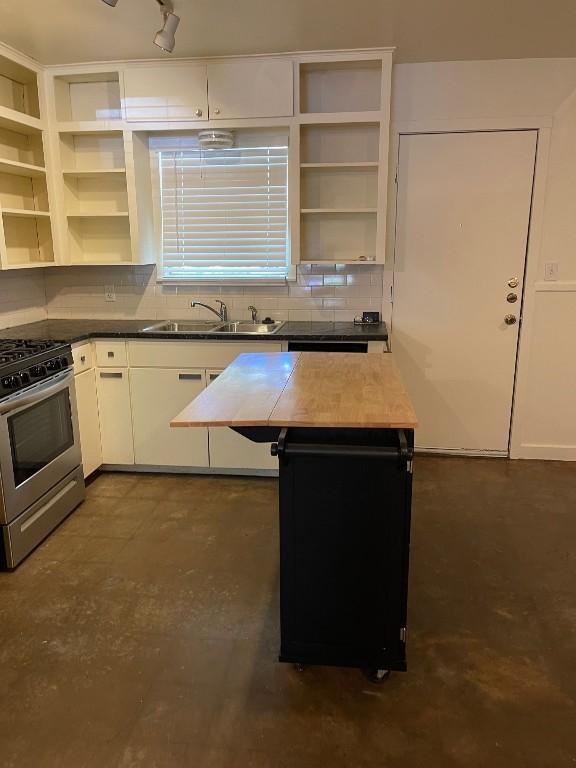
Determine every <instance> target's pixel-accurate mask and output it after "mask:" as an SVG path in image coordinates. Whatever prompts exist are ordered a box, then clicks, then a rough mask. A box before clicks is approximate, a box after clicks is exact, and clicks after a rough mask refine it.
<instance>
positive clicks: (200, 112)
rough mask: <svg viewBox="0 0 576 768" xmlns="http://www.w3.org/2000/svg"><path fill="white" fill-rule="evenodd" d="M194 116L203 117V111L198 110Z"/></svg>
mask: <svg viewBox="0 0 576 768" xmlns="http://www.w3.org/2000/svg"><path fill="white" fill-rule="evenodd" d="M194 114H195V115H196V117H202V110H201V109H197V110H196V112H194Z"/></svg>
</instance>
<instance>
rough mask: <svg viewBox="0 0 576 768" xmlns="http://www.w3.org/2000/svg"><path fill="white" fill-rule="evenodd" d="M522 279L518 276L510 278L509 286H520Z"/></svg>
mask: <svg viewBox="0 0 576 768" xmlns="http://www.w3.org/2000/svg"><path fill="white" fill-rule="evenodd" d="M519 282H520V281H519V280H518V278H517V277H511V278H510V280H508V287H509V288H518V283H519Z"/></svg>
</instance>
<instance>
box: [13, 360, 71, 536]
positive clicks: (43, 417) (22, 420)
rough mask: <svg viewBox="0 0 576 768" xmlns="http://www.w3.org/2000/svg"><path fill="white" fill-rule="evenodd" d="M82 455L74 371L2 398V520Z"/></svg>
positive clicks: (38, 494)
mask: <svg viewBox="0 0 576 768" xmlns="http://www.w3.org/2000/svg"><path fill="white" fill-rule="evenodd" d="M81 461H82V457H81V453H80V443H79V439H78V416H77V413H76V392H75V389H74V373H73V371H66V372H63V373H59V374H57V375H56V376H54V377H53V378H51V379H50V381H48V382H43V383H41V384H37V385H36V386H34V387H29V388H28V389H26V390H25V391H23V392H19V393H18V394H16V395H14V396H13V397H11V398H9V399H8V400H4V401H3V402H1V403H0V475H1V479H2V507H1V508H0V522H2V523H5V524H6V523H9V522H11V521H12V520H14V518H16V517H17V516H18V515H19V514H20V513H21V512H23V511H24V510H25V509H27V508H28V507H29V506H30V505H31V504H34V502H35V501H37V499H39V498H40V497H41V496H43V495H44V494H45V493H47V492H48V491H49V490H50V489H51V488H53V487H54V486H55V485H56V484H57V483H58V482H59V481H60V480H61V479H62V478H63V477H65V476H66V475H67V474H69V473H70V472H71V471H72V470H73V469H75V467H77V466H78V465H79V464H80V463H81Z"/></svg>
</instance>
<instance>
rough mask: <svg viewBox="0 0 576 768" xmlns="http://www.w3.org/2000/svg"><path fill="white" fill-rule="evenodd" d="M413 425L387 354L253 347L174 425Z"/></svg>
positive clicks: (396, 370)
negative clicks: (295, 350)
mask: <svg viewBox="0 0 576 768" xmlns="http://www.w3.org/2000/svg"><path fill="white" fill-rule="evenodd" d="M417 425H418V422H417V419H416V414H415V413H414V410H413V408H412V404H411V403H410V400H409V399H408V395H407V394H406V390H405V389H404V385H403V383H402V379H401V378H400V374H399V372H398V369H397V368H396V365H395V363H394V359H393V356H392V355H391V354H376V353H374V354H357V353H341V352H270V353H265V352H255V353H250V354H242V355H239V356H238V357H237V358H236V359H235V360H234V362H233V363H231V365H229V366H228V368H226V370H225V371H224V372H223V373H222V374H220V376H219V377H218V378H217V379H216V380H215V381H214V382H212V383H211V384H210V385H209V386H208V387H207V388H206V389H205V390H204V391H203V392H202V393H201V394H200V395H198V397H197V398H196V399H195V400H193V401H192V402H191V403H190V405H188V406H187V407H186V408H185V409H184V410H183V411H182V413H180V414H179V415H178V416H176V418H175V419H174V420H173V421H172V422H171V426H172V427H249V426H253V427H259V426H262V427H342V428H345V427H346V428H348V427H360V428H366V429H388V428H406V429H413V428H415V427H416V426H417Z"/></svg>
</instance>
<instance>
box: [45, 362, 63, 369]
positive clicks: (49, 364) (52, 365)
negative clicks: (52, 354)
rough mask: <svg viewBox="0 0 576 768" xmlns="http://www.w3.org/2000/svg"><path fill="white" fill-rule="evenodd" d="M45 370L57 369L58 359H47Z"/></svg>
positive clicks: (58, 367)
mask: <svg viewBox="0 0 576 768" xmlns="http://www.w3.org/2000/svg"><path fill="white" fill-rule="evenodd" d="M46 370H48V371H59V370H60V360H48V362H47V363H46Z"/></svg>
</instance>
